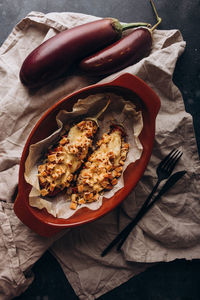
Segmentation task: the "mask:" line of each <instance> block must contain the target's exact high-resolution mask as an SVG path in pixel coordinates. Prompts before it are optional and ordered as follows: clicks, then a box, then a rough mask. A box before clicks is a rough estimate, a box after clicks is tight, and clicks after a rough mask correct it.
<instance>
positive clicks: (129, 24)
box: [122, 22, 151, 31]
mask: <svg viewBox="0 0 200 300" xmlns="http://www.w3.org/2000/svg"><path fill="white" fill-rule="evenodd" d="M141 26H144V27H148V28H150V27H151V24H149V23H144V22H136V23H127V24H122V31H124V30H127V29H131V28H136V27H141Z"/></svg>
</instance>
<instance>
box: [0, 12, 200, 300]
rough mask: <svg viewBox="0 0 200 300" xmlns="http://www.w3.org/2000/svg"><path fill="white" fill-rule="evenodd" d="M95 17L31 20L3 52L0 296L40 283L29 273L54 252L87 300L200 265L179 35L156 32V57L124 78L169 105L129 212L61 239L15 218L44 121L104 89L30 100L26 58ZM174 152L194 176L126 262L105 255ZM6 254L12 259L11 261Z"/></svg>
mask: <svg viewBox="0 0 200 300" xmlns="http://www.w3.org/2000/svg"><path fill="white" fill-rule="evenodd" d="M95 19H96V17H93V16H88V15H83V14H76V13H50V14H47V15H44V14H42V13H38V12H32V13H30V14H29V15H28V16H27V17H26V18H25V19H23V20H22V21H21V22H20V23H19V24H18V25H17V26H16V27H15V28H14V30H13V31H12V33H11V34H10V35H9V37H8V38H7V40H6V41H5V42H4V44H3V45H2V47H1V48H0V74H1V78H0V104H1V114H0V125H1V133H0V140H1V143H0V156H1V157H0V159H1V164H0V172H1V173H0V178H1V179H0V188H1V196H0V235H1V239H0V249H1V250H0V258H1V264H0V296H1V299H12V298H13V297H14V296H17V295H19V294H20V293H22V292H23V291H24V290H25V289H26V288H27V287H28V286H29V284H30V283H31V281H32V280H33V274H32V273H31V272H30V270H31V267H32V266H33V264H34V263H35V262H36V261H37V260H38V259H39V257H40V256H41V255H42V254H43V253H44V251H46V249H48V248H49V249H50V250H51V252H52V253H53V254H54V255H55V257H56V258H57V260H58V262H59V263H60V264H61V266H62V268H63V271H64V272H65V274H66V276H67V278H68V280H69V282H70V283H71V285H72V287H73V289H74V290H75V292H76V294H77V295H78V297H79V298H80V299H84V300H86V299H87V300H88V299H91V300H92V299H95V298H97V297H99V296H100V295H102V294H104V293H106V292H108V291H109V290H111V289H113V288H115V287H116V286H118V285H120V284H122V283H123V282H125V281H127V280H128V279H129V278H131V277H132V276H134V275H136V274H138V273H140V272H142V271H144V270H145V269H146V268H148V267H149V266H152V264H153V263H157V262H159V261H171V260H174V259H176V258H185V259H193V258H199V257H200V254H199V253H200V251H199V250H200V242H199V223H200V220H199V215H200V205H199V197H198V192H199V187H200V186H199V185H200V184H199V182H200V181H199V174H200V165H199V160H198V153H197V148H196V142H195V137H194V132H193V126H192V118H191V116H190V115H189V114H187V113H186V112H185V109H184V104H183V99H182V96H181V94H180V92H179V90H178V89H177V87H176V86H175V85H174V84H173V81H172V76H173V71H174V68H175V64H176V61H177V59H178V57H179V56H180V55H181V54H182V52H183V51H184V48H185V42H184V41H183V39H182V36H181V33H180V32H179V31H178V30H166V31H165V30H155V32H154V34H153V40H154V42H153V49H152V53H151V55H150V56H148V57H147V58H144V59H143V60H142V61H140V62H139V63H137V64H136V65H134V66H130V67H128V68H126V69H124V70H122V71H120V72H118V73H116V74H113V75H111V76H109V77H107V78H105V79H104V80H103V81H107V80H110V79H112V78H114V77H116V76H118V75H119V74H120V73H124V72H129V73H131V74H135V75H137V76H139V77H140V78H142V79H143V80H145V81H146V83H147V84H149V85H150V86H151V87H152V88H153V90H154V91H155V92H156V93H157V94H158V95H159V96H160V99H161V110H160V112H159V114H158V117H157V121H156V139H155V145H154V149H153V154H152V157H151V160H150V163H149V165H148V167H147V169H146V171H145V173H144V176H143V177H142V179H141V180H140V182H139V183H138V185H137V187H136V188H135V189H134V191H133V192H132V193H131V194H130V195H129V197H128V198H127V199H126V200H125V201H124V202H123V204H122V207H121V209H120V213H119V211H118V209H116V210H115V211H113V212H111V213H109V214H108V215H106V216H105V217H103V218H101V219H100V220H97V221H95V222H93V223H92V224H87V225H84V226H81V227H79V228H74V229H72V230H69V231H66V232H62V233H60V234H59V235H56V236H54V237H53V238H41V237H39V236H38V235H37V234H35V233H34V232H32V231H31V230H29V229H28V228H27V227H26V226H25V225H23V224H22V223H21V222H20V221H19V219H18V218H17V217H16V216H15V214H14V212H13V203H12V202H13V199H14V198H15V195H16V187H17V182H18V170H19V162H20V157H21V153H22V150H23V146H24V144H25V142H26V139H27V137H28V135H29V133H30V131H31V129H32V128H33V126H34V125H35V123H36V122H37V120H38V119H39V118H40V117H41V115H42V114H43V112H45V111H46V110H47V109H48V108H49V107H50V106H51V105H52V104H54V103H55V102H56V101H58V100H59V99H60V98H62V97H63V96H65V95H66V94H68V93H70V92H73V91H74V90H78V89H79V88H81V87H83V86H86V85H89V84H91V83H94V82H95V79H93V78H91V77H89V76H88V77H87V76H84V75H82V74H80V73H78V71H76V70H75V71H74V72H71V73H70V74H69V76H68V77H66V78H64V79H59V80H57V81H56V82H54V83H52V84H50V85H48V86H45V87H43V88H41V89H40V90H35V91H29V90H28V89H26V88H25V87H24V86H23V85H22V84H21V83H20V81H19V77H18V74H19V69H20V67H21V64H22V62H23V60H24V58H25V57H26V56H27V55H28V54H29V53H30V52H31V51H32V50H33V49H34V48H35V47H36V46H38V45H39V44H40V43H41V42H42V41H44V40H45V39H47V38H49V37H51V36H52V35H54V34H56V33H57V32H59V31H61V30H64V29H66V28H71V27H73V26H76V25H79V24H83V23H86V22H89V21H92V20H95ZM173 148H179V149H181V150H182V151H183V156H182V159H181V161H180V163H179V165H178V166H177V168H176V170H182V169H186V170H187V174H186V175H185V176H184V177H183V178H182V179H181V181H179V183H178V184H177V185H176V186H175V187H173V189H172V190H171V191H169V192H168V193H167V194H166V196H163V197H162V199H161V200H160V201H159V203H158V204H156V205H155V207H154V208H152V210H151V211H150V212H149V213H148V214H147V215H146V217H145V218H144V219H143V220H141V222H140V223H139V224H138V225H137V227H136V228H135V229H134V231H133V232H132V233H131V234H130V236H129V237H128V239H127V241H126V243H125V244H124V246H123V249H122V252H120V253H118V252H116V251H115V249H113V250H112V251H111V252H110V253H109V254H108V255H107V256H105V257H104V258H102V257H101V256H100V253H101V252H102V250H103V249H104V248H105V247H106V246H107V245H108V243H109V242H110V241H111V240H112V239H113V238H114V237H115V236H116V234H117V233H118V232H119V230H121V229H122V228H123V227H124V226H125V225H126V224H127V223H128V222H129V221H130V219H131V218H132V217H133V216H134V215H135V214H136V213H137V211H138V209H139V207H140V206H141V205H142V203H143V201H144V200H145V198H146V197H147V195H148V194H149V192H150V191H151V189H152V186H153V184H154V183H155V182H156V173H155V169H156V166H157V164H158V163H159V161H160V160H161V159H162V158H163V157H164V156H165V155H166V154H167V153H168V152H169V151H170V150H172V149H173ZM6 254H7V255H6Z"/></svg>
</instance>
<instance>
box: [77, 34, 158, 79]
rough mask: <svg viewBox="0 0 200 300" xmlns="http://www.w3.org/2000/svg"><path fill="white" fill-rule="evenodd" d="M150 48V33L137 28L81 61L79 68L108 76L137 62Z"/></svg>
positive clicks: (89, 72) (90, 72)
mask: <svg viewBox="0 0 200 300" xmlns="http://www.w3.org/2000/svg"><path fill="white" fill-rule="evenodd" d="M151 46H152V38H151V33H150V31H149V30H148V29H146V28H138V29H135V30H134V31H133V32H132V33H130V34H129V35H127V36H125V37H124V38H122V39H120V40H119V41H117V42H115V43H114V44H113V45H110V46H108V47H106V48H105V49H103V50H101V51H99V52H98V53H95V54H93V55H91V56H89V57H87V58H85V59H83V60H82V61H81V63H80V68H81V69H82V70H83V71H85V72H87V73H88V74H92V75H95V76H100V75H109V74H112V73H114V72H117V71H119V70H121V69H124V68H125V67H127V66H130V65H132V64H134V63H136V62H138V61H139V60H140V59H141V58H143V57H145V56H146V55H148V54H149V53H150V50H151Z"/></svg>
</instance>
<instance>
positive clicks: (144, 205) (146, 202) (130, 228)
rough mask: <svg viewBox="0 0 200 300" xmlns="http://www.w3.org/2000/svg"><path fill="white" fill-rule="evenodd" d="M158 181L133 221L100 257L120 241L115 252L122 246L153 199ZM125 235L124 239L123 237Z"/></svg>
mask: <svg viewBox="0 0 200 300" xmlns="http://www.w3.org/2000/svg"><path fill="white" fill-rule="evenodd" d="M160 182H161V181H160V180H159V179H158V180H157V182H156V184H155V186H154V187H153V189H152V191H151V193H150V194H149V196H148V197H147V199H146V200H145V202H144V204H143V205H142V207H141V208H140V210H139V212H138V213H137V215H136V217H135V218H134V220H133V221H132V222H131V223H129V224H128V225H127V226H126V227H125V228H124V229H123V230H122V231H121V232H120V233H119V234H118V235H117V236H116V237H115V238H114V239H113V240H112V241H111V243H110V244H109V245H108V246H107V247H106V248H105V249H104V251H103V252H102V254H101V256H105V255H106V254H107V253H108V252H109V251H110V250H111V249H112V248H113V247H114V246H115V245H116V244H117V243H118V242H119V241H120V240H121V242H120V244H119V246H118V247H117V250H120V248H121V246H122V245H123V243H124V241H125V240H126V238H127V236H128V235H129V233H130V232H131V230H132V229H133V228H134V227H135V226H136V225H137V223H138V222H139V220H140V218H141V216H142V214H143V211H144V210H145V208H146V207H147V205H148V204H149V202H150V200H151V198H152V197H153V195H154V193H155V192H156V190H157V188H158V186H159V184H160ZM124 235H125V237H124Z"/></svg>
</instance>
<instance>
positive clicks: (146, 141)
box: [14, 73, 160, 236]
mask: <svg viewBox="0 0 200 300" xmlns="http://www.w3.org/2000/svg"><path fill="white" fill-rule="evenodd" d="M104 92H112V93H116V94H118V95H121V96H123V97H125V98H126V99H128V100H130V101H133V102H134V104H135V105H136V109H138V110H141V111H142V116H143V129H142V132H141V134H140V136H139V138H140V141H141V143H142V146H143V152H142V156H141V157H140V159H139V160H137V161H136V162H134V163H132V164H130V165H129V166H128V167H127V169H126V170H125V172H124V187H123V188H121V189H120V190H119V191H118V192H117V193H115V194H114V196H113V197H111V198H109V199H106V198H103V203H102V206H101V207H100V208H99V209H97V210H90V209H88V208H86V207H83V208H81V209H79V210H78V211H77V212H75V213H74V214H73V215H72V216H71V217H70V218H68V219H61V218H55V217H54V216H52V215H50V214H48V213H47V211H46V210H45V209H42V210H39V209H37V208H34V207H31V206H30V205H29V193H30V191H31V186H30V185H29V184H28V183H27V182H26V180H25V178H24V172H25V161H26V159H27V156H28V153H29V147H30V145H31V144H34V143H37V142H38V141H40V140H42V139H44V138H46V137H47V136H49V135H50V134H52V133H53V132H54V131H55V130H56V129H57V123H56V115H57V113H58V112H59V111H60V110H61V109H65V110H71V109H72V107H73V105H74V104H75V103H76V102H77V101H78V99H84V98H86V97H87V96H89V95H90V94H95V93H104ZM159 109H160V100H159V97H158V96H157V95H156V93H155V92H154V91H153V90H152V89H151V88H150V87H149V86H148V85H147V84H146V83H145V82H144V81H143V80H141V79H140V78H138V77H136V76H134V75H131V74H128V73H125V74H123V75H121V76H118V77H117V78H115V79H113V80H112V81H109V82H106V83H98V84H94V85H90V86H87V87H85V88H82V89H81V90H79V91H76V92H74V93H72V94H69V95H67V96H66V97H64V98H63V99H61V100H60V101H59V102H57V103H56V104H55V105H53V106H52V107H51V108H49V110H48V111H47V112H46V113H45V114H44V115H43V116H42V117H41V118H40V120H39V121H38V122H37V124H36V125H35V127H34V128H33V130H32V132H31V134H30V135H29V137H28V139H27V142H26V144H25V147H24V150H23V153H22V157H21V161H20V170H19V188H18V195H17V198H16V200H15V203H14V211H15V213H16V215H17V216H18V218H19V219H20V220H21V221H22V222H23V223H24V224H25V225H27V226H28V227H30V228H31V229H32V230H33V231H35V232H36V233H38V234H40V235H41V236H52V235H54V234H56V233H57V232H59V231H61V230H63V229H65V228H70V227H74V226H78V225H82V224H85V223H88V222H91V221H94V220H96V219H98V218H99V217H102V216H103V215H105V214H107V213H108V212H110V211H111V210H113V209H114V208H115V207H117V206H118V205H119V204H120V203H121V202H122V201H123V200H124V199H125V198H126V197H127V196H128V194H129V193H130V192H131V191H132V189H133V188H134V187H135V185H136V184H137V182H138V181H139V180H140V178H141V176H142V175H143V173H144V171H145V169H146V167H147V164H148V162H149V159H150V157H151V153H152V149H153V143H154V137H155V120H156V116H157V114H158V111H159Z"/></svg>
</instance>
